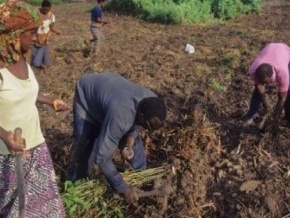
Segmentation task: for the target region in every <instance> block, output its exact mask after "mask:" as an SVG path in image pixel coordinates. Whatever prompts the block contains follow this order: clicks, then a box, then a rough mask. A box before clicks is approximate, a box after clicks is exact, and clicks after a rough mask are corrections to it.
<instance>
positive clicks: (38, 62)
mask: <svg viewBox="0 0 290 218" xmlns="http://www.w3.org/2000/svg"><path fill="white" fill-rule="evenodd" d="M39 12H40V14H41V18H42V25H41V26H40V27H39V28H38V30H37V41H36V43H35V45H34V47H33V49H32V55H31V65H32V66H35V67H38V68H41V69H42V70H43V72H44V73H46V72H47V71H48V68H49V67H50V66H51V58H50V44H49V39H50V35H51V32H53V33H55V34H57V35H59V34H60V32H59V31H57V30H56V29H55V16H54V14H53V13H52V12H51V2H50V1H49V0H44V1H42V3H41V8H39Z"/></svg>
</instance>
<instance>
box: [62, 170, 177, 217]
mask: <svg viewBox="0 0 290 218" xmlns="http://www.w3.org/2000/svg"><path fill="white" fill-rule="evenodd" d="M168 173H171V172H170V170H169V169H168V168H166V167H157V168H151V169H146V170H143V171H127V172H125V173H123V174H122V175H123V178H124V180H125V181H126V182H127V183H128V184H130V185H131V186H134V187H141V186H144V185H146V184H148V183H150V182H152V181H154V180H155V179H158V178H161V177H162V176H164V175H167V174H168ZM62 200H63V203H64V207H65V210H66V213H67V215H69V217H87V216H86V215H88V216H89V217H116V218H122V217H124V214H123V212H122V211H123V210H124V207H125V206H124V205H123V204H122V201H121V198H114V197H113V193H112V191H110V190H107V182H106V181H104V180H89V181H87V180H79V181H76V182H75V183H72V182H70V181H67V182H66V183H65V187H64V193H63V194H62Z"/></svg>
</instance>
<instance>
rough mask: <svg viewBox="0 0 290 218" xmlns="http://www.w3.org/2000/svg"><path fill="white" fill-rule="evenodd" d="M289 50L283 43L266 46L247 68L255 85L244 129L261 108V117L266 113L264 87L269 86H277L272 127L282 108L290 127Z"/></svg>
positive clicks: (266, 105)
mask: <svg viewBox="0 0 290 218" xmlns="http://www.w3.org/2000/svg"><path fill="white" fill-rule="evenodd" d="M289 62H290V48H289V47H288V46H287V45H286V44H283V43H270V44H267V45H266V46H265V47H264V48H263V49H262V51H261V52H260V54H259V55H258V56H257V58H256V59H255V60H254V62H253V63H252V65H251V66H250V68H249V71H248V74H249V75H250V77H251V78H252V80H253V81H254V83H255V89H254V92H253V94H252V98H251V101H250V108H249V111H248V112H247V114H246V115H245V118H246V122H245V123H244V125H243V126H244V127H247V126H249V125H250V124H251V123H252V122H253V119H254V118H255V116H256V115H257V112H258V110H259V108H260V106H261V104H262V105H263V110H262V111H261V115H266V114H267V113H268V109H269V107H268V103H267V100H266V97H265V87H266V86H267V85H269V84H273V83H274V84H277V85H278V100H277V103H276V106H275V109H274V113H273V120H272V122H271V125H272V127H274V126H275V125H276V124H277V121H278V119H279V117H280V115H281V113H282V110H283V108H284V110H285V119H286V121H287V122H288V124H289V125H290V93H288V92H289V91H290V90H289V78H290V77H289V73H290V63H289Z"/></svg>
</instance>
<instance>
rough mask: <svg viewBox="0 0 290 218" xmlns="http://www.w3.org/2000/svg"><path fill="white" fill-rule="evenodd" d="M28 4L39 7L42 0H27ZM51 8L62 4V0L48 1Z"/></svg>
mask: <svg viewBox="0 0 290 218" xmlns="http://www.w3.org/2000/svg"><path fill="white" fill-rule="evenodd" d="M27 2H28V3H30V4H32V5H39V6H40V5H41V2H42V0H27ZM50 2H51V4H52V7H53V5H55V4H59V3H61V2H62V0H50Z"/></svg>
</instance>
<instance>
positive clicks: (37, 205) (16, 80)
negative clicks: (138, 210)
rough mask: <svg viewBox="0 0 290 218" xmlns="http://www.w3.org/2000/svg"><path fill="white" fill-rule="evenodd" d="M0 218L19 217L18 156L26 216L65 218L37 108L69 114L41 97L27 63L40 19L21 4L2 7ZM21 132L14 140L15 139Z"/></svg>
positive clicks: (60, 104)
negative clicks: (18, 135) (19, 157)
mask: <svg viewBox="0 0 290 218" xmlns="http://www.w3.org/2000/svg"><path fill="white" fill-rule="evenodd" d="M0 18H1V19H0V217H7V218H16V217H19V216H18V213H19V203H20V202H19V197H18V193H19V190H18V185H17V183H18V182H17V180H18V179H17V174H16V167H15V162H16V155H22V159H23V166H22V169H23V174H24V181H23V182H24V184H25V190H24V192H25V193H24V194H25V201H26V202H25V205H26V211H25V214H26V216H25V217H58V218H63V217H65V212H64V208H63V204H62V200H61V196H60V194H59V191H58V186H57V183H56V180H55V172H54V169H53V164H52V160H51V156H50V153H49V150H48V147H47V145H46V143H45V139H44V137H43V134H42V131H41V127H40V120H39V114H38V110H37V106H36V103H40V104H47V105H50V106H52V107H53V108H55V109H56V110H61V111H62V110H68V109H69V107H68V106H67V105H66V104H65V103H64V102H63V101H61V100H59V99H55V98H52V97H48V96H43V95H40V94H39V92H38V90H39V87H38V83H37V80H36V78H35V75H34V73H33V71H32V69H31V67H30V65H29V64H28V63H27V61H26V56H27V52H28V51H29V49H31V47H32V46H33V44H34V42H35V40H36V31H37V28H38V27H39V26H40V25H41V23H42V20H41V18H40V14H39V12H38V11H37V10H36V9H35V8H33V7H32V6H30V5H28V4H26V3H24V2H16V1H11V2H8V3H3V4H0ZM18 127H19V128H21V129H22V137H21V139H20V140H19V141H18V140H16V139H15V135H14V134H13V132H14V130H15V129H16V128H18Z"/></svg>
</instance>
